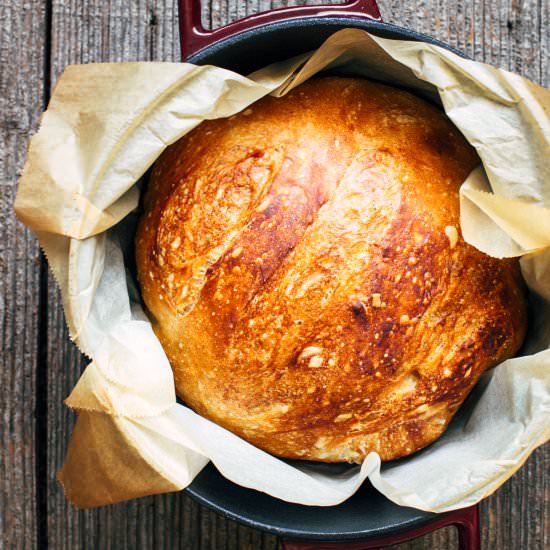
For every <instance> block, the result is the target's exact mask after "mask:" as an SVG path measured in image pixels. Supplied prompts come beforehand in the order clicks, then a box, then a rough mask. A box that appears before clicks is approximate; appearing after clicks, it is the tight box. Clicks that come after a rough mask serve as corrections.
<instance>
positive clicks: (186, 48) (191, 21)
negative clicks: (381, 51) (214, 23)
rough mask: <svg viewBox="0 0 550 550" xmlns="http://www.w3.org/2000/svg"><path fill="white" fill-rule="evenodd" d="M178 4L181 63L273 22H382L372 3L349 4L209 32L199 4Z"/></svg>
mask: <svg viewBox="0 0 550 550" xmlns="http://www.w3.org/2000/svg"><path fill="white" fill-rule="evenodd" d="M178 4H179V27H180V44H181V57H182V59H183V60H185V59H188V58H189V57H190V56H191V55H193V54H195V53H197V52H198V51H200V50H202V49H203V48H205V47H206V46H209V45H210V44H213V43H214V42H217V41H218V40H221V39H222V38H227V37H228V36H231V35H234V34H237V33H239V32H242V31H244V30H248V29H252V28H254V27H259V26H260V25H266V24H268V23H275V22H276V21H277V22H278V21H290V20H291V19H298V18H303V17H322V16H325V15H330V16H333V17H341V18H347V17H356V18H357V17H362V18H367V19H373V20H376V21H381V20H382V18H381V16H380V11H379V10H378V6H377V5H376V0H350V1H348V2H346V3H344V4H333V5H329V6H288V7H286V8H279V9H276V10H271V11H265V12H262V13H257V14H255V15H249V16H248V17H244V18H243V19H239V20H238V21H233V23H229V24H227V25H225V26H223V27H219V28H218V29H215V30H213V31H208V30H206V29H205V28H204V27H203V26H202V22H201V0H178Z"/></svg>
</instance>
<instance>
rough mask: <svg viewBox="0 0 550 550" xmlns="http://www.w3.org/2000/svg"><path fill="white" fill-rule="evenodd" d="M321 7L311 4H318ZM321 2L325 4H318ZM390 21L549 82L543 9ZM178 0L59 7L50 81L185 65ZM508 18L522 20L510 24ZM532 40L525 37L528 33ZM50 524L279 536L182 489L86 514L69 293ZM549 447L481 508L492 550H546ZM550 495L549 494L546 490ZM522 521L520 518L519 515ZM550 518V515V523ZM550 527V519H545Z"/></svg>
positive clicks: (88, 543) (226, 9)
mask: <svg viewBox="0 0 550 550" xmlns="http://www.w3.org/2000/svg"><path fill="white" fill-rule="evenodd" d="M292 3H294V4H298V3H304V2H303V1H301V0H300V1H298V2H292V1H291V2H287V1H285V0H273V1H269V0H248V1H246V2H245V1H237V0H210V1H208V2H206V1H205V5H204V7H203V19H204V21H205V25H206V26H207V27H210V26H211V27H218V26H220V25H221V24H224V23H226V22H227V21H230V20H234V19H237V18H239V17H243V16H245V15H249V14H251V13H256V12H258V11H263V10H265V9H270V8H272V7H280V6H283V5H287V4H292ZM311 3H313V2H311ZM315 3H320V2H319V1H318V0H316V1H315ZM379 4H380V8H381V10H382V13H383V15H384V16H385V18H386V19H387V20H389V21H392V22H395V23H397V24H400V25H403V26H409V27H413V28H415V29H417V30H420V31H423V32H426V33H428V34H432V35H435V36H437V37H439V38H440V39H442V40H444V41H446V42H448V43H450V44H452V45H453V46H455V47H457V48H459V49H462V50H464V51H465V52H466V53H467V54H469V55H470V56H472V57H474V58H476V59H478V60H483V61H487V62H491V63H494V64H497V65H500V66H503V67H504V68H508V69H511V70H516V71H518V72H521V73H522V74H525V75H526V76H529V77H530V78H533V79H534V80H538V81H540V82H542V83H545V84H548V58H547V56H545V52H546V53H547V52H548V47H549V46H548V35H547V33H545V32H544V31H545V29H544V24H543V23H544V21H547V20H548V19H547V18H548V6H547V5H546V3H545V2H542V6H541V3H540V2H539V3H537V1H536V0H528V1H525V2H523V3H521V4H520V3H518V2H517V1H516V0H513V1H512V0H509V1H508V2H507V1H506V0H498V1H491V0H468V1H466V2H459V1H449V0H415V1H410V2H401V1H399V0H381V1H380V2H379ZM176 15H177V13H176V2H175V1H173V0H149V1H146V0H133V1H132V2H127V1H123V0H110V2H104V1H102V0H87V1H86V2H82V1H81V0H69V1H62V0H55V1H54V2H53V24H52V72H53V74H52V81H53V82H55V79H56V78H57V77H58V75H59V74H60V73H61V71H62V69H63V67H64V66H66V65H67V64H69V63H87V62H95V61H122V60H147V59H154V60H166V61H168V60H178V59H179V49H178V34H177V25H176ZM509 21H512V24H511V25H510V23H509ZM526 37H527V38H526ZM49 295H50V299H49V303H50V313H49V318H48V324H49V331H48V338H49V347H48V363H49V365H50V370H49V378H48V384H49V408H48V429H49V434H50V436H49V439H50V446H49V462H48V494H49V501H48V503H49V510H48V518H49V521H48V529H49V539H50V546H51V547H52V548H56V549H57V548H59V549H68V548H117V549H118V548H159V549H161V548H166V549H169V548H170V549H171V548H189V549H201V550H202V549H216V550H217V549H224V548H227V549H235V548H239V549H244V548H250V549H266V550H267V549H274V548H277V541H276V539H275V538H274V537H272V536H269V535H265V534H261V533H259V532H258V531H254V530H251V529H248V528H246V527H243V526H239V525H237V524H236V523H234V522H231V521H229V520H226V519H224V518H222V517H220V516H217V515H216V514H214V513H212V512H210V511H208V510H205V509H202V508H200V507H199V506H197V505H196V504H195V503H193V502H192V501H191V500H190V499H189V498H188V497H186V496H185V495H182V494H175V495H163V496H158V497H151V498H146V499H141V500H139V501H135V502H131V503H125V504H120V505H116V506H111V507H109V508H104V509H101V510H93V511H86V512H78V511H76V510H75V509H74V508H73V507H71V506H70V505H69V504H68V503H67V502H66V501H65V499H64V497H63V495H62V492H61V490H60V488H59V486H58V485H57V483H56V482H55V472H56V471H57V469H58V467H59V466H60V464H61V463H62V460H63V456H64V452H65V448H66V442H67V439H68V436H69V433H70V430H71V428H72V425H73V422H74V418H73V414H72V413H71V412H70V411H68V410H67V409H66V408H65V407H64V406H63V405H62V403H61V402H62V399H63V398H65V397H66V396H67V395H68V393H69V392H70V390H71V388H72V387H73V386H74V384H75V382H76V380H77V379H78V376H79V375H80V373H81V371H82V369H83V367H84V364H85V361H84V360H82V359H81V358H80V355H79V353H78V351H77V350H76V349H75V348H74V346H72V344H70V343H69V341H68V336H67V333H66V329H65V328H64V323H63V314H62V310H61V307H60V301H59V295H58V293H57V290H56V289H55V285H54V284H53V282H50V286H49ZM549 456H550V453H549V450H548V449H542V450H539V451H538V452H537V453H535V455H534V457H533V458H531V460H530V461H529V462H528V464H527V465H526V467H525V468H524V469H523V470H522V472H521V473H519V474H518V475H516V476H515V477H514V478H513V479H512V480H511V481H510V482H509V483H508V484H507V485H506V486H505V487H504V488H503V489H501V491H499V492H498V493H497V495H495V496H493V497H492V498H490V499H488V500H487V501H486V502H485V503H484V505H483V507H482V515H483V518H482V522H483V546H484V548H490V547H495V545H496V547H497V548H503V549H506V548H510V549H512V548H543V547H544V545H545V544H548V519H547V518H548V516H549V514H548V496H547V492H548V474H547V471H548V457H549ZM544 491H546V497H545V492H544ZM512 518H513V519H512ZM544 518H546V519H544ZM545 522H546V523H545ZM452 547H456V533H455V532H454V530H452V529H450V528H449V529H445V530H441V531H439V532H437V533H434V534H431V535H428V536H426V537H423V538H421V539H419V540H417V541H414V542H411V543H407V544H403V545H400V546H398V547H396V548H400V549H401V550H404V549H420V548H425V549H428V548H430V549H443V548H452Z"/></svg>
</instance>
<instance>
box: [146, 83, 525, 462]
mask: <svg viewBox="0 0 550 550" xmlns="http://www.w3.org/2000/svg"><path fill="white" fill-rule="evenodd" d="M478 162H479V160H478V158H477V155H476V154H475V152H474V150H473V149H472V148H471V147H470V146H469V145H468V144H467V143H466V141H465V140H464V138H463V137H462V136H461V135H460V134H459V132H458V131H457V130H456V128H455V127H454V126H453V125H452V124H451V123H450V122H449V121H448V119H447V118H446V117H445V116H444V115H443V114H442V113H440V112H439V111H438V110H437V109H436V108H434V107H432V106H430V105H429V104H427V103H425V102H424V101H422V100H420V99H418V98H416V97H414V96H412V95H410V94H408V93H406V92H402V91H398V90H395V89H393V88H389V87H386V86H382V85H379V84H374V83H371V82H369V81H366V80H361V79H353V78H340V77H324V78H318V79H313V80H310V81H308V82H307V83H305V84H303V85H301V86H300V87H298V88H297V89H295V90H294V91H292V92H291V93H290V94H288V95H287V96H285V97H284V98H281V99H275V98H272V97H267V98H264V99H262V100H261V101H259V102H257V103H256V104H254V105H253V106H252V107H251V108H249V109H247V110H245V111H244V112H243V113H241V114H239V115H236V116H234V117H231V118H229V119H224V120H216V121H211V122H204V123H202V124H201V125H200V126H199V127H198V128H196V129H195V130H194V131H193V132H191V133H190V134H189V135H187V136H186V137H184V138H183V139H181V140H180V141H178V142H177V143H176V144H174V145H172V146H171V147H169V148H168V149H167V150H166V152H165V153H164V154H163V155H162V157H161V158H160V159H159V161H158V162H157V163H156V165H155V167H154V169H153V173H152V176H151V181H150V185H149V189H148V191H147V193H146V197H145V213H144V215H143V217H142V219H141V222H140V226H139V229H138V234H137V238H136V254H137V266H138V276H139V281H140V284H141V289H142V293H143V298H144V301H145V303H146V305H147V308H148V309H149V314H150V317H151V320H152V322H153V327H154V329H155V332H156V334H157V335H158V337H159V339H160V341H161V343H162V345H163V346H164V349H165V350H166V352H167V355H168V357H169V359H170V362H171V364H172V367H173V370H174V375H175V381H176V388H177V391H178V394H179V395H180V396H181V397H182V398H183V399H184V400H185V401H186V402H187V403H188V404H189V405H190V406H191V407H192V408H193V409H195V410H196V411H198V412H199V413H200V414H202V415H204V416H206V417H208V418H210V419H212V420H213V421H215V422H217V423H219V424H221V425H222V426H225V427H226V428H228V429H230V430H232V431H233V432H235V433H237V434H239V435H241V436H242V437H244V438H245V439H247V440H248V441H250V442H252V443H253V444H255V445H257V446H259V447H261V448H263V449H265V450H267V451H269V452H271V453H273V454H276V455H280V456H283V457H288V458H303V459H311V460H321V461H328V462H332V461H350V462H359V461H361V460H362V459H363V458H364V457H365V455H366V454H367V452H369V451H371V450H375V451H377V452H378V453H380V456H381V457H382V459H383V460H390V459H394V458H398V457H401V456H405V455H407V454H410V453H412V452H414V451H416V450H418V449H421V448H422V447H424V446H426V445H428V444H429V443H431V442H432V441H433V440H435V439H436V438H437V437H439V435H441V433H442V432H443V431H444V430H445V428H446V426H447V424H448V422H449V421H450V419H451V418H452V416H453V414H454V413H455V411H456V410H457V408H458V406H459V405H460V404H461V403H462V401H463V400H464V399H465V397H466V396H467V394H468V393H469V392H470V390H471V389H472V387H473V386H474V384H475V383H476V381H477V379H478V378H479V376H480V375H481V374H482V373H483V371H484V370H486V369H487V368H488V367H490V366H492V365H495V364H496V363H498V362H500V361H502V360H503V359H505V358H506V357H509V356H511V355H513V354H514V353H515V352H516V351H517V349H518V347H519V346H520V345H521V342H522V340H523V337H524V333H525V298H524V292H523V287H522V283H521V280H520V274H519V269H518V265H517V262H516V261H514V260H496V259H493V258H490V257H488V256H485V255H484V254H482V253H481V252H478V251H477V250H475V249H474V248H472V247H471V246H469V245H467V244H466V243H465V242H464V241H463V239H462V238H461V236H460V229H459V201H458V190H459V186H460V184H461V183H462V182H463V181H464V179H465V178H466V177H467V175H468V174H469V172H470V171H471V170H472V169H473V168H474V167H475V166H476V165H477V164H478Z"/></svg>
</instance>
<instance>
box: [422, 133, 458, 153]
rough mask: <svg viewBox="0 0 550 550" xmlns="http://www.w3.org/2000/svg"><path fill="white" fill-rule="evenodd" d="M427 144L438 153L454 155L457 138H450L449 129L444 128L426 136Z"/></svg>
mask: <svg viewBox="0 0 550 550" xmlns="http://www.w3.org/2000/svg"><path fill="white" fill-rule="evenodd" d="M425 141H426V144H427V145H428V146H429V147H430V148H431V149H432V150H433V151H434V152H435V153H437V154H438V155H440V156H441V155H448V156H452V155H454V153H455V140H453V139H450V136H449V134H448V132H447V131H445V130H443V129H439V130H435V131H431V132H430V133H428V135H427V136H426V139H425Z"/></svg>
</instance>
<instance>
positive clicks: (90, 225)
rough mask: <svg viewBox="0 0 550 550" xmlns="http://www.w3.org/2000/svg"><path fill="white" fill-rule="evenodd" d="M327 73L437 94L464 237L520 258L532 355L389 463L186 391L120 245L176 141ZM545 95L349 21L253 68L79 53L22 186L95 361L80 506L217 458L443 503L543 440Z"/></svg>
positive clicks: (74, 486)
mask: <svg viewBox="0 0 550 550" xmlns="http://www.w3.org/2000/svg"><path fill="white" fill-rule="evenodd" d="M326 69H332V70H339V71H344V72H346V73H348V74H349V73H351V74H357V75H364V76H368V77H371V78H374V79H376V80H381V81H385V82H389V83H394V84H397V85H399V86H404V87H407V88H409V89H411V90H414V91H416V93H418V94H419V95H422V96H424V97H427V98H429V99H431V100H432V101H435V102H439V103H440V104H441V105H442V106H443V107H444V109H445V111H446V112H447V114H448V116H449V117H450V118H451V119H452V120H453V121H454V123H455V124H456V125H457V127H458V128H459V129H460V130H461V131H462V132H463V134H464V135H465V136H466V138H467V139H468V140H469V141H470V143H472V145H473V146H474V147H475V148H476V149H477V150H478V152H479V155H480V157H481V159H482V161H483V168H479V169H477V170H476V171H474V173H472V175H471V176H470V177H469V178H468V180H467V181H466V182H465V183H464V184H463V186H462V189H461V197H460V200H461V226H462V233H463V236H464V238H465V239H466V240H467V241H468V242H469V243H471V244H472V245H474V246H476V247H477V248H479V249H480V250H482V251H484V252H486V253H488V254H491V255H494V256H499V257H505V256H522V259H521V263H522V268H523V272H524V276H525V279H526V281H527V283H528V285H529V287H530V289H531V310H532V319H531V323H530V327H529V338H528V341H527V344H526V346H525V348H524V355H523V356H522V357H517V358H514V359H510V360H508V361H506V362H504V363H503V364H501V365H500V366H498V367H497V368H496V369H494V370H493V371H491V372H489V373H487V374H486V375H485V376H484V377H483V378H482V380H481V382H480V384H478V386H477V387H476V389H475V390H474V393H473V394H472V395H471V396H470V398H469V399H468V400H467V402H466V403H465V404H464V406H463V407H462V409H461V410H460V412H459V414H458V415H457V417H456V418H455V420H454V421H453V423H452V424H451V426H450V427H449V429H448V430H447V432H446V433H445V434H444V436H443V437H441V438H440V439H439V440H438V441H437V442H436V443H435V444H433V445H432V446H430V447H429V448H428V449H426V450H424V451H421V452H419V453H417V454H415V455H414V456H412V457H410V458H408V459H406V460H401V461H399V462H395V463H392V464H387V465H384V466H383V467H380V462H379V458H378V456H377V455H376V454H374V453H371V454H370V455H369V456H368V457H367V459H366V460H365V462H364V463H363V465H362V466H361V467H359V466H358V467H353V468H349V469H348V470H346V471H345V472H344V473H343V474H339V475H332V476H331V475H328V474H326V473H322V472H321V471H317V469H316V468H315V466H311V465H305V464H301V465H296V463H292V464H289V463H286V462H284V461H282V460H279V459H277V458H275V457H273V456H271V455H269V454H266V453H264V452H262V451H260V450H259V449H257V448H255V447H253V446H251V445H249V444H248V443H246V442H244V441H243V440H241V439H239V438H238V437H237V436H235V435H233V434H231V433H229V432H228V431H226V430H224V429H223V428H221V427H219V426H217V425H215V424H213V423H211V422H209V421H207V420H205V419H204V418H201V417H200V416H198V415H196V414H195V413H194V412H192V411H191V410H189V409H188V408H186V407H184V406H182V405H180V404H178V403H176V397H175V392H174V383H173V379H172V373H171V370H170V365H169V364H168V361H167V359H166V356H165V354H164V352H163V350H162V348H161V346H160V344H159V342H158V341H157V339H156V337H155V335H154V334H153V332H152V330H151V326H150V324H149V322H148V321H147V319H146V317H145V316H144V313H143V311H142V308H141V305H140V302H139V297H138V296H139V295H138V293H137V291H136V288H135V286H134V283H133V282H132V278H131V277H130V276H128V277H127V272H126V269H125V264H124V254H123V252H124V250H127V248H128V246H131V239H132V235H131V231H130V229H129V227H130V226H131V224H130V223H129V221H128V220H129V219H131V218H132V216H134V217H135V214H131V212H132V211H133V210H134V209H135V207H136V206H137V204H138V197H139V190H138V187H137V186H136V181H137V180H138V179H139V178H140V176H142V175H143V173H144V172H145V171H146V170H147V168H148V167H149V166H150V165H151V164H152V163H153V161H154V160H155V159H156V158H157V157H158V156H159V154H160V153H161V152H162V150H163V149H164V148H165V147H166V146H167V145H168V144H170V143H172V142H174V141H175V140H177V139H178V138H179V137H181V136H182V135H184V134H185V133H186V132H188V131H190V130H191V129H192V128H193V127H195V126H196V125H197V124H199V123H200V122H201V121H202V120H204V119H212V118H217V117H226V116H230V115H232V114H234V113H236V112H238V111H240V110H242V109H244V108H246V107H247V106H248V105H250V104H251V103H252V102H254V101H256V100H257V99H258V98H260V97H262V96H264V95H266V94H268V93H274V94H275V95H283V94H284V93H285V92H287V91H288V90H290V89H291V88H292V87H294V86H296V85H298V84H300V83H301V82H303V81H304V80H306V79H307V78H309V77H310V76H312V75H313V74H315V73H317V72H318V71H321V70H326ZM549 108H550V92H549V91H547V90H545V89H543V88H541V87H539V86H537V85H535V84H533V83H532V82H529V81H528V80H526V79H524V78H521V77H519V76H517V75H514V74H511V73H508V72H506V71H502V70H499V69H495V68H493V67H490V66H487V65H483V64H481V63H476V62H473V61H468V60H465V59H462V58H460V57H458V56H456V55H455V54H453V53H450V52H448V51H446V50H443V49H440V48H438V47H436V46H433V45H429V44H423V43H413V42H405V41H391V40H387V39H381V38H375V37H373V36H370V35H369V34H367V33H366V32H364V31H359V30H352V29H347V30H343V31H340V32H338V33H336V34H334V35H333V36H332V37H330V38H329V39H328V40H327V41H326V42H325V43H324V44H323V46H321V48H319V50H317V51H316V52H314V53H313V54H306V55H303V56H300V57H299V58H296V59H293V60H289V61H287V62H284V63H281V64H276V65H272V66H270V67H268V68H266V69H264V70H262V71H258V72H257V73H255V74H253V75H251V76H250V77H249V78H245V77H242V76H239V75H237V74H234V73H231V72H229V71H226V70H222V69H219V68H215V67H195V66H192V65H189V64H168V63H121V64H100V65H85V66H75V67H69V68H68V69H67V70H66V71H65V73H64V74H63V75H62V77H61V79H60V80H59V82H58V84H57V87H56V89H55V92H54V95H53V98H52V100H51V103H50V105H49V108H48V110H47V111H46V113H45V114H44V118H43V120H42V125H41V128H40V130H39V132H38V133H37V135H36V136H34V138H33V139H32V140H31V144H30V149H29V156H28V160H27V164H26V166H25V169H24V173H23V176H22V178H21V182H20V187H19V192H18V195H17V200H16V210H17V213H18V215H19V217H20V218H21V219H22V220H23V221H24V222H25V223H26V224H27V225H29V226H30V227H31V228H32V229H33V230H34V231H35V233H36V234H37V235H38V238H39V240H40V244H41V245H42V247H43V249H44V251H45V253H46V255H47V257H48V261H49V263H50V267H51V269H52V271H53V273H54V275H55V277H56V278H57V280H58V282H59V285H60V287H61V290H62V295H63V303H64V307H65V313H66V318H67V322H68V324H69V328H70V332H71V335H72V337H73V339H74V340H75V342H76V343H77V344H78V346H79V347H80V348H81V350H82V351H83V352H84V353H86V354H87V355H88V356H89V357H90V358H91V359H92V362H91V363H90V365H89V366H88V367H87V368H86V370H85V372H84V374H83V375H82V378H81V379H80V381H79V382H78V384H77V386H76V388H75V389H74V390H73V392H72V393H71V395H70V397H69V398H68V399H67V404H68V405H69V406H70V407H72V408H74V409H75V410H77V411H78V413H79V415H78V420H77V424H76V427H75V429H74V432H73V435H72V438H71V441H70V443H69V450H68V453H67V458H66V461H65V464H64V466H63V468H62V469H61V471H60V474H59V477H60V480H61V482H62V483H63V485H64V488H65V492H66V494H67V497H68V498H69V499H70V500H71V501H73V502H74V503H75V504H77V505H78V506H82V507H87V506H98V505H102V504H107V503H111V502H117V501H120V500H124V499H129V498H132V497H138V496H143V495H147V494H154V493H160V492H165V491H176V490H179V489H182V488H183V487H185V486H187V485H188V484H189V483H191V481H192V480H193V478H194V476H195V475H196V474H197V473H198V472H199V471H200V470H201V468H203V467H204V465H205V464H206V463H207V462H208V461H209V460H211V461H212V462H213V463H214V464H215V465H216V467H217V468H218V469H219V470H220V471H221V472H222V473H223V475H225V476H226V477H227V478H229V479H231V480H232V481H234V482H235V483H238V484H240V485H243V486H246V487H251V488H254V489H257V490H260V491H265V492H266V493H269V494H270V495H273V496H275V497H278V498H280V499H284V500H288V501H293V502H298V503H302V504H309V505H322V506H329V505H334V504H337V503H339V502H341V501H343V500H345V499H346V498H348V497H349V496H351V495H352V494H353V493H354V491H356V490H357V488H358V487H359V486H360V485H361V483H362V482H363V481H364V479H365V478H366V477H367V476H368V477H369V478H370V479H371V481H372V483H373V484H374V485H375V486H376V487H377V488H378V489H379V490H380V491H381V492H382V493H384V494H385V495H386V496H388V497H389V498H390V499H391V500H393V501H395V502H397V503H399V504H402V505H407V506H414V507H417V508H422V509H424V510H433V511H437V512H441V511H444V510H450V509H454V508H461V507H464V506H468V505H471V504H473V503H475V502H477V501H478V500H480V499H481V498H483V497H485V496H487V495H488V494H490V493H491V492H492V491H494V490H495V489H496V488H497V487H499V486H500V485H501V484H502V483H503V482H504V481H505V480H506V479H507V478H508V477H510V476H511V475H512V474H513V473H514V472H515V471H516V470H517V469H518V468H519V467H520V466H521V465H522V463H523V462H524V461H525V460H526V459H527V457H528V456H529V454H530V453H531V452H532V451H533V449H535V448H536V447H537V446H538V445H541V444H542V443H543V442H545V441H546V440H547V439H548V438H549V437H550V414H549V412H550V349H548V348H549V346H550V314H549V312H550V249H549V246H550V163H549V159H550V119H549ZM129 214H130V215H129ZM128 215H129V216H128Z"/></svg>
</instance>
